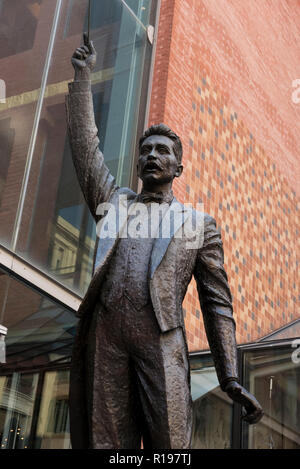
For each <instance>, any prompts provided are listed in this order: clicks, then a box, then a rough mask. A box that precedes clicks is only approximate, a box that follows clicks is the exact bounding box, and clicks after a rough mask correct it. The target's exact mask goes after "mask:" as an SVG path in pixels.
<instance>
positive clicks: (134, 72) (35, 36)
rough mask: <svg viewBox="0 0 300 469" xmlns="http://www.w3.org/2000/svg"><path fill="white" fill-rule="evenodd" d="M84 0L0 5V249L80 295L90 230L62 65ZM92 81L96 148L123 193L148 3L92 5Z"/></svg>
mask: <svg viewBox="0 0 300 469" xmlns="http://www.w3.org/2000/svg"><path fill="white" fill-rule="evenodd" d="M87 6H88V0H2V1H1V2H0V51H1V54H0V79H2V80H4V81H5V83H6V89H7V96H6V102H5V103H3V104H1V103H0V141H1V158H0V227H1V228H0V243H1V244H2V245H4V246H6V247H7V248H8V249H10V250H11V251H14V252H16V253H17V254H18V255H19V256H20V257H22V258H24V259H25V260H27V261H28V262H30V263H31V264H33V265H35V266H37V267H38V268H39V269H41V270H42V271H44V272H46V273H47V274H48V275H50V276H51V277H53V278H55V279H56V280H58V281H59V282H61V283H62V284H64V285H66V286H67V287H68V288H69V289H71V290H73V291H74V292H76V293H79V294H80V295H82V294H83V293H84V292H85V291H86V289H87V286H88V284H89V281H90V277H91V271H92V263H93V254H94V248H95V227H94V223H93V220H92V218H91V215H90V213H89V211H88V209H87V206H86V204H85V202H84V199H83V196H82V194H81V191H80V188H79V185H78V182H77V179H76V175H75V171H74V168H73V163H72V158H71V152H70V147H69V142H68V137H67V132H66V117H65V104H64V103H65V95H66V94H67V92H68V86H67V85H68V82H69V81H71V80H72V79H73V78H72V77H73V72H74V71H73V68H72V65H71V62H70V59H71V56H72V54H73V52H74V50H75V49H76V48H77V47H78V46H79V45H81V43H82V33H83V31H84V30H86V29H87V24H88V19H87V9H88V8H87ZM91 6H92V8H91V39H92V40H93V42H94V45H95V48H96V50H97V53H98V57H97V66H96V69H95V70H94V72H93V75H92V83H93V86H92V90H93V97H94V107H95V117H96V123H97V126H98V129H99V137H100V148H101V150H102V151H103V152H104V156H105V160H106V163H107V165H108V167H109V168H110V170H111V172H112V173H113V175H114V176H115V177H116V178H117V181H118V183H119V184H121V185H132V172H133V167H134V164H135V163H134V159H135V152H136V141H137V134H139V133H140V132H141V131H142V130H143V126H144V113H145V101H146V93H145V90H147V83H148V75H149V66H150V59H151V53H152V46H151V44H150V42H149V41H148V40H147V25H149V24H150V23H151V22H152V23H153V16H154V12H155V8H156V1H154V0H153V1H151V0H129V1H126V2H125V1H120V0H92V2H91Z"/></svg>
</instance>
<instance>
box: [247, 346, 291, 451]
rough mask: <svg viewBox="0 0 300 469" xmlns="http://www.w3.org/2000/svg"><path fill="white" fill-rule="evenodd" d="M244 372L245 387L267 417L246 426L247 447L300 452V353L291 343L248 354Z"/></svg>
mask: <svg viewBox="0 0 300 469" xmlns="http://www.w3.org/2000/svg"><path fill="white" fill-rule="evenodd" d="M298 347H299V342H298ZM244 370H245V371H244V381H245V387H246V388H248V389H249V390H250V392H251V393H252V394H254V395H255V397H256V398H257V399H258V401H259V402H260V403H261V405H262V407H263V410H264V417H263V418H262V420H261V421H260V422H259V423H258V424H256V425H251V426H249V425H246V424H244V426H243V446H244V448H252V449H296V448H297V449H299V448H300V392H299V390H300V367H299V350H298V352H297V349H296V348H293V347H292V344H288V345H287V346H286V347H276V348H273V347H272V349H267V350H259V349H258V350H256V351H251V352H246V353H245V356H244Z"/></svg>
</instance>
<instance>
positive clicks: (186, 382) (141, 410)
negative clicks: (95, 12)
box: [67, 35, 262, 449]
mask: <svg viewBox="0 0 300 469" xmlns="http://www.w3.org/2000/svg"><path fill="white" fill-rule="evenodd" d="M95 63H96V52H95V49H94V47H93V44H92V42H89V40H88V38H87V35H84V45H83V46H81V47H80V48H78V49H76V51H75V53H74V55H73V57H72V64H73V66H74V68H75V80H74V82H72V83H70V84H69V95H68V96H67V119H68V128H69V136H70V142H71V147H72V154H73V159H74V165H75V168H76V171H77V176H78V180H79V183H80V186H81V189H82V191H83V194H84V196H85V199H86V202H87V204H88V206H89V208H90V211H91V213H92V215H93V217H94V219H95V221H96V222H97V223H98V222H99V220H100V221H102V226H104V225H105V222H106V217H108V214H106V215H105V216H104V214H103V213H102V211H101V210H100V211H99V206H101V203H104V202H109V204H110V206H111V207H113V208H114V209H115V212H114V213H115V214H116V213H118V211H119V210H120V199H121V200H122V203H124V201H125V205H126V209H128V211H129V214H128V219H130V217H131V215H130V208H131V207H132V206H133V204H134V203H139V204H142V207H143V208H144V209H145V210H146V211H144V219H145V220H144V221H146V222H148V221H149V220H150V221H151V210H150V208H151V207H152V206H153V205H154V204H156V206H158V204H160V205H159V207H163V210H162V215H161V216H162V220H165V219H166V218H165V217H167V214H168V213H169V212H170V211H171V210H173V208H174V207H175V206H176V207H177V213H180V214H182V213H184V211H185V208H184V206H183V205H182V204H180V203H179V202H178V201H177V200H176V199H175V197H174V196H173V192H172V183H173V180H174V178H175V177H179V176H180V175H181V173H182V170H183V167H182V164H181V158H182V146H181V142H180V139H179V137H178V136H177V135H176V134H175V133H174V132H172V130H171V129H169V128H168V127H167V126H165V125H163V124H160V125H155V126H152V127H150V128H149V129H148V130H147V131H146V132H145V133H144V135H143V136H142V137H141V139H140V146H139V149H140V156H139V160H138V175H139V177H140V179H141V180H142V182H143V187H142V191H141V193H140V194H136V193H135V192H133V191H132V190H130V189H128V188H119V187H118V186H117V185H116V183H115V179H114V178H113V176H112V175H111V174H110V173H109V171H108V168H107V167H106V165H105V163H104V159H103V155H102V153H101V152H100V150H99V148H98V143H99V140H98V137H97V128H96V125H95V120H94V111H93V103H92V94H91V82H90V74H91V70H92V69H93V67H94V65H95ZM178 207H179V210H178ZM191 213H192V215H191V216H192V217H193V216H195V213H196V211H195V210H192V212H191ZM202 215H203V217H202V219H203V226H202V227H203V240H202V243H201V245H199V247H198V248H197V249H188V248H187V245H188V244H187V239H186V235H185V234H184V230H183V231H182V232H183V235H182V236H181V237H178V236H175V235H176V233H175V229H174V228H173V229H171V230H170V233H169V234H168V236H164V237H163V236H156V237H154V236H144V237H143V238H142V237H141V238H139V237H136V236H132V237H130V236H127V237H126V236H123V235H122V236H121V235H120V226H119V227H118V230H119V231H118V230H117V232H116V235H115V236H110V237H107V236H106V237H103V239H101V237H100V241H99V247H98V250H97V255H96V259H95V269H94V275H93V278H92V280H91V284H90V286H89V289H88V291H87V293H86V295H85V297H84V299H83V301H82V304H81V306H80V308H79V311H78V315H79V317H80V321H79V325H78V329H77V335H76V338H75V343H74V348H73V356H72V365H71V378H70V422H71V441H72V447H73V448H103V449H104V448H106V449H112V448H115V449H121V448H127V449H133V448H140V447H141V440H142V441H143V446H144V448H150V449H152V448H161V449H162V448H166V449H169V448H176V449H183V448H189V447H190V439H191V428H192V400H191V393H190V374H189V373H190V372H189V359H188V349H187V343H186V337H185V328H184V319H183V312H182V302H183V299H184V296H185V293H186V290H187V287H188V285H189V283H190V280H191V278H192V276H193V275H194V277H195V279H196V282H197V288H198V293H199V299H200V304H201V309H202V313H203V317H204V323H205V329H206V334H207V337H208V341H209V344H210V348H211V352H212V355H213V359H214V363H215V367H216V371H217V375H218V379H219V382H220V385H221V388H222V390H223V391H224V392H226V393H227V394H228V395H229V396H230V397H231V398H232V399H233V400H235V401H237V402H239V403H241V404H242V405H243V406H244V407H245V410H246V416H245V420H247V421H248V422H249V423H254V422H257V421H258V420H259V419H260V418H261V416H262V409H261V407H260V405H259V403H258V402H257V401H256V399H255V398H254V397H253V396H252V395H251V394H250V393H249V392H248V391H246V390H245V389H244V388H243V387H242V386H241V385H240V384H239V383H238V370H237V351H236V339H235V322H234V319H233V316H232V298H231V294H230V289H229V285H228V281H227V276H226V272H225V270H224V267H223V248H222V241H221V237H220V233H219V231H218V230H217V229H216V223H215V220H214V219H213V218H212V217H211V216H209V215H207V214H202ZM185 223H187V222H186V219H185V218H184V217H182V221H181V222H180V223H179V225H182V226H184V225H185ZM182 226H179V228H182ZM177 228H178V226H177ZM177 228H176V229H177Z"/></svg>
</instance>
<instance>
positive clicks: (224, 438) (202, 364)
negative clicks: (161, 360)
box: [191, 356, 232, 449]
mask: <svg viewBox="0 0 300 469" xmlns="http://www.w3.org/2000/svg"><path fill="white" fill-rule="evenodd" d="M191 390H192V399H193V431H192V448H193V449H228V448H230V447H231V425H232V401H231V399H229V398H228V396H227V394H225V393H224V392H223V391H222V390H221V388H220V387H219V382H218V378H217V375H216V372H215V368H214V366H213V364H212V360H211V358H210V357H208V356H206V357H204V356H203V357H201V356H200V357H198V358H197V359H195V358H192V360H191Z"/></svg>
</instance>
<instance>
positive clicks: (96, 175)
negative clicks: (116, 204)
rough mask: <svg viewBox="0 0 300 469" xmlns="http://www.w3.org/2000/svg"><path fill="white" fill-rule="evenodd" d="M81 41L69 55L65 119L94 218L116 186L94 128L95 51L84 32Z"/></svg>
mask: <svg viewBox="0 0 300 469" xmlns="http://www.w3.org/2000/svg"><path fill="white" fill-rule="evenodd" d="M83 40H84V44H83V45H82V46H81V47H79V48H77V49H76V51H75V52H74V54H73V56H72V65H73V67H74V69H75V77H74V81H73V82H72V83H69V95H68V96H67V97H66V106H67V122H68V130H69V138H70V144H71V149H72V157H73V161H74V165H75V169H76V173H77V177H78V181H79V184H80V186H81V189H82V192H83V194H84V197H85V200H86V202H87V204H88V206H89V209H90V211H91V213H92V215H93V217H94V218H95V219H96V220H97V216H96V210H97V207H98V205H99V204H100V203H102V202H106V201H107V200H109V198H110V196H111V194H112V192H113V191H114V190H115V189H116V185H115V179H114V177H113V176H112V175H111V174H110V172H109V170H108V168H107V166H106V165H105V163H104V158H103V155H102V153H101V151H100V150H99V148H98V145H99V139H98V129H97V127H96V124H95V117H94V107H93V98H92V93H91V72H92V70H93V68H94V67H95V65H96V59H97V53H96V51H95V48H94V46H93V43H92V42H91V41H89V40H88V37H87V34H84V35H83Z"/></svg>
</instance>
